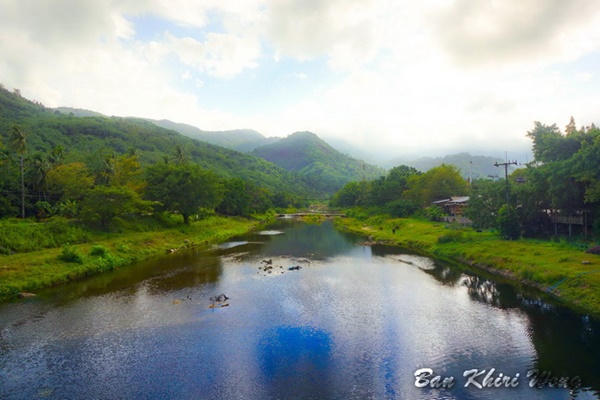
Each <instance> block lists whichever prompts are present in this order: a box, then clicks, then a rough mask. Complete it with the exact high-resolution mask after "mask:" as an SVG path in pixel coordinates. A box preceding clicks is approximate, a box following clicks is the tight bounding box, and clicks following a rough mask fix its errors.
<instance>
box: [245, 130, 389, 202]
mask: <svg viewBox="0 0 600 400" xmlns="http://www.w3.org/2000/svg"><path fill="white" fill-rule="evenodd" d="M251 154H253V155H256V156H258V157H261V158H264V159H265V160H267V161H270V162H272V163H274V164H276V165H278V166H280V167H282V168H285V169H286V170H288V171H296V172H298V173H299V174H300V176H301V177H302V178H303V179H304V180H305V181H306V182H307V184H308V185H310V186H311V187H313V188H315V189H317V190H319V191H323V192H327V193H333V192H336V191H337V190H339V189H341V188H342V187H343V186H344V185H345V184H346V183H348V182H351V181H359V180H362V179H376V178H378V177H379V176H381V175H384V174H385V171H384V170H383V169H382V168H379V167H376V166H373V165H370V164H366V163H364V162H363V161H360V160H357V159H355V158H352V157H350V156H347V155H345V154H342V153H340V152H339V151H337V150H335V149H334V148H333V147H331V146H330V145H329V144H327V143H326V142H324V141H323V140H322V139H320V138H319V137H318V136H317V135H315V134H314V133H312V132H296V133H293V134H291V135H289V136H287V137H285V138H283V139H281V140H278V141H277V142H275V143H272V144H268V145H265V146H262V147H258V148H256V149H254V151H252V153H251Z"/></svg>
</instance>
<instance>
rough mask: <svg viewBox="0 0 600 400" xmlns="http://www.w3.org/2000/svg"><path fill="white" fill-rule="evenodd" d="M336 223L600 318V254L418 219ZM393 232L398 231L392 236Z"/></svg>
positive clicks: (342, 227)
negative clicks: (533, 289)
mask: <svg viewBox="0 0 600 400" xmlns="http://www.w3.org/2000/svg"><path fill="white" fill-rule="evenodd" d="M336 224H337V226H338V227H339V228H341V229H344V230H348V231H352V232H356V233H362V234H364V235H365V236H372V237H373V239H374V240H378V241H384V242H387V243H390V244H394V245H397V246H400V247H404V248H407V249H410V250H413V251H418V252H420V253H422V254H426V255H429V256H432V257H435V258H439V259H444V260H450V261H455V262H460V263H463V264H467V265H469V266H472V267H476V268H481V269H485V270H487V271H489V272H492V273H495V274H498V275H502V276H504V277H507V278H509V279H511V280H513V281H518V282H522V283H525V284H527V285H529V286H534V287H537V288H539V289H541V290H545V291H551V293H553V294H554V295H555V296H556V297H558V298H560V299H561V300H563V302H564V303H565V304H567V305H569V306H571V307H572V308H574V309H577V310H578V311H583V312H588V313H592V314H595V315H600V256H598V255H592V254H586V253H585V252H584V251H583V249H582V246H580V245H579V246H577V245H573V244H570V243H568V242H566V241H564V240H561V241H541V240H533V239H520V240H514V241H508V240H503V239H500V238H499V236H497V234H495V233H493V232H476V231H475V230H473V229H470V228H462V227H457V226H454V227H448V226H446V225H444V224H442V223H432V222H429V221H424V220H418V219H390V218H385V217H381V216H378V217H373V218H365V219H362V220H358V219H354V218H343V219H342V218H340V219H337V220H336ZM380 228H381V229H380ZM393 228H396V233H393V232H392V229H393ZM561 281H563V282H561ZM556 284H558V286H555V285H556Z"/></svg>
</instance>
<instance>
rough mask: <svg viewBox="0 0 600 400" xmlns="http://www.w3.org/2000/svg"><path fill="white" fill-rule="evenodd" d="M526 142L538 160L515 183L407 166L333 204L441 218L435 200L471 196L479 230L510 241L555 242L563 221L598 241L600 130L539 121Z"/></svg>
mask: <svg viewBox="0 0 600 400" xmlns="http://www.w3.org/2000/svg"><path fill="white" fill-rule="evenodd" d="M526 135H527V137H529V138H530V139H531V140H532V144H533V154H534V160H533V161H531V162H529V163H528V164H527V165H526V166H524V167H521V168H518V169H516V170H514V171H513V172H512V173H510V175H509V176H508V179H507V180H505V179H489V178H488V179H486V178H480V179H476V180H473V182H472V183H471V185H468V181H467V180H465V179H463V178H462V177H461V174H460V171H459V169H458V168H456V167H455V166H450V165H446V164H443V165H441V166H438V167H435V168H432V169H430V170H429V171H427V172H425V173H422V172H419V171H418V170H416V169H415V168H412V167H408V166H399V167H395V168H392V169H391V170H390V171H389V173H388V174H387V175H386V176H382V177H380V178H379V179H376V180H373V181H371V182H364V181H363V182H351V183H349V184H347V185H345V186H344V188H342V189H341V190H340V191H339V192H337V193H336V194H335V195H334V196H333V198H332V200H331V203H332V204H333V205H335V206H339V207H353V206H361V207H364V208H365V209H366V210H368V211H369V212H371V213H387V214H390V215H392V216H397V217H406V216H410V215H414V214H421V215H425V216H427V217H429V218H431V219H439V218H440V216H441V215H442V214H443V210H441V209H439V207H436V206H432V202H433V201H435V200H440V199H444V198H450V197H452V196H470V201H469V206H468V207H467V209H466V210H465V213H464V214H465V216H467V217H469V218H470V219H471V220H472V221H473V225H474V227H475V228H479V229H486V228H494V229H499V230H500V232H501V233H502V235H503V236H504V237H506V238H511V239H514V238H518V237H520V236H526V237H550V236H552V235H553V234H555V230H554V229H555V228H554V224H552V217H556V216H563V217H567V216H570V217H581V218H580V219H581V220H582V221H584V223H585V225H586V226H589V227H591V228H592V229H591V232H593V234H594V235H600V169H599V168H598V166H599V165H600V129H598V128H597V127H596V126H595V125H594V124H591V125H590V126H587V127H581V128H579V129H578V128H577V126H576V125H575V121H574V120H573V118H571V121H570V122H569V124H568V125H567V126H566V127H565V130H564V132H563V131H561V130H560V129H559V127H558V126H557V125H556V124H553V125H545V124H542V123H540V122H535V123H534V127H533V129H532V130H530V131H529V132H527V133H526ZM580 230H581V231H584V229H583V227H580ZM588 233H589V232H588Z"/></svg>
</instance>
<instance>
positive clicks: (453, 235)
mask: <svg viewBox="0 0 600 400" xmlns="http://www.w3.org/2000/svg"><path fill="white" fill-rule="evenodd" d="M467 240H468V239H467V237H466V235H465V233H464V232H463V231H459V230H453V231H450V232H448V233H445V234H443V235H442V236H439V237H438V239H437V243H438V244H446V243H453V242H465V241H467Z"/></svg>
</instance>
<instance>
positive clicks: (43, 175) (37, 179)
mask: <svg viewBox="0 0 600 400" xmlns="http://www.w3.org/2000/svg"><path fill="white" fill-rule="evenodd" d="M50 168H51V164H50V162H49V161H48V159H47V158H46V157H45V156H44V155H43V154H40V153H36V154H34V155H33V156H32V157H31V169H30V172H31V182H32V183H33V188H34V189H35V190H37V191H38V201H41V200H42V197H43V199H44V201H46V189H47V188H48V172H49V171H50Z"/></svg>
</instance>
